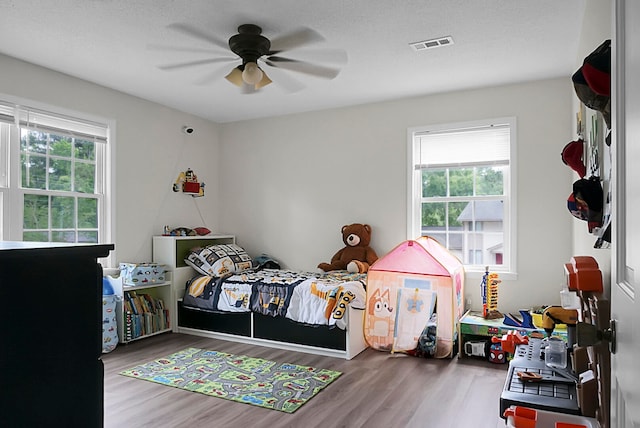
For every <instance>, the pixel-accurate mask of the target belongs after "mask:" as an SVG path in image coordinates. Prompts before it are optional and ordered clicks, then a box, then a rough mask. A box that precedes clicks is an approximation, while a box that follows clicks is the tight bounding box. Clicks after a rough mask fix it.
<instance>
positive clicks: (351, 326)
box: [174, 307, 368, 360]
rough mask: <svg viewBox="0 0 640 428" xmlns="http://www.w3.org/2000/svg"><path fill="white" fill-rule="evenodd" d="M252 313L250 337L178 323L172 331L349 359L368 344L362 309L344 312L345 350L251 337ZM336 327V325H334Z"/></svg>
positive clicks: (349, 309) (350, 309)
mask: <svg viewBox="0 0 640 428" xmlns="http://www.w3.org/2000/svg"><path fill="white" fill-rule="evenodd" d="M253 315H254V314H253V313H251V332H252V333H251V337H247V336H240V335H235V334H227V333H218V332H214V331H209V330H202V329H196V328H189V327H181V326H180V325H179V324H178V326H177V328H176V329H174V331H176V332H178V333H184V334H192V335H195V336H202V337H210V338H212V339H220V340H229V341H232V342H240V343H247V344H250V345H260V346H267V347H270V348H277V349H286V350H289V351H296V352H306V353H310V354H315V355H324V356H327V357H337V358H344V359H347V360H350V359H352V358H354V357H355V356H356V355H358V354H359V353H361V352H362V351H364V350H365V349H366V348H367V347H368V345H367V343H366V341H365V339H364V331H363V326H364V310H362V309H353V308H351V307H349V308H348V310H347V312H346V317H347V329H346V337H345V340H346V343H345V350H344V351H342V350H338V349H329V348H321V347H317V346H308V345H301V344H297V343H289V342H281V341H275V340H267V339H262V338H257V337H253V322H254V318H253ZM336 328H338V327H336Z"/></svg>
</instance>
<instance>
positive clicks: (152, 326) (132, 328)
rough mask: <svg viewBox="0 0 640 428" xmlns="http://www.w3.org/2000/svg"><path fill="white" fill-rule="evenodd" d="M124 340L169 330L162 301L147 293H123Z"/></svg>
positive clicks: (166, 313)
mask: <svg viewBox="0 0 640 428" xmlns="http://www.w3.org/2000/svg"><path fill="white" fill-rule="evenodd" d="M124 294H125V298H124V299H123V302H122V305H123V315H124V320H123V322H124V323H125V326H124V339H125V340H126V341H131V340H133V339H137V338H139V337H142V336H146V335H149V334H152V333H156V332H159V331H164V330H167V329H169V328H170V321H169V320H170V318H169V310H168V309H165V304H164V301H163V300H162V299H160V298H156V297H153V296H152V295H151V294H148V293H137V292H135V291H133V290H127V291H125V292H124Z"/></svg>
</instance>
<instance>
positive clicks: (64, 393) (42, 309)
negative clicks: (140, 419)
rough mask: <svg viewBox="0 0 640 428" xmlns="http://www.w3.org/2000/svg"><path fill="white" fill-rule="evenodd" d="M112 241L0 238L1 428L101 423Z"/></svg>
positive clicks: (101, 424)
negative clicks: (105, 282)
mask: <svg viewBox="0 0 640 428" xmlns="http://www.w3.org/2000/svg"><path fill="white" fill-rule="evenodd" d="M113 249H114V246H113V245H112V244H108V245H97V244H49V243H29V242H6V241H5V242H0V331H1V332H0V426H2V427H50V426H60V427H62V426H64V427H102V426H103V414H104V410H103V394H104V370H103V365H102V360H101V355H102V267H101V265H100V264H99V263H98V262H97V259H98V258H102V257H107V256H108V255H109V252H110V251H111V250H113Z"/></svg>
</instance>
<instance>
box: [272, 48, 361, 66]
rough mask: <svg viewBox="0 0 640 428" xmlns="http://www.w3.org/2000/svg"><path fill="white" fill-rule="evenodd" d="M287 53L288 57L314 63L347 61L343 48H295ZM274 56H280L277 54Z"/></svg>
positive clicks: (343, 62)
mask: <svg viewBox="0 0 640 428" xmlns="http://www.w3.org/2000/svg"><path fill="white" fill-rule="evenodd" d="M287 55H288V57H295V58H296V59H297V60H298V61H308V62H314V63H325V62H328V63H332V64H340V65H344V64H346V63H347V62H349V57H348V56H347V51H345V50H344V49H296V50H295V51H288V52H287ZM275 56H276V57H278V58H280V56H279V55H275ZM267 59H272V57H268V58H267ZM276 61H277V60H276Z"/></svg>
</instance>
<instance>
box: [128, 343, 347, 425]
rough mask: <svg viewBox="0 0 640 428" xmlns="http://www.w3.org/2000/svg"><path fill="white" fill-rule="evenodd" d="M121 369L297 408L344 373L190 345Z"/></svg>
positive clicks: (208, 392)
mask: <svg viewBox="0 0 640 428" xmlns="http://www.w3.org/2000/svg"><path fill="white" fill-rule="evenodd" d="M120 374H121V375H124V376H129V377H133V378H136V379H143V380H148V381H150V382H156V383H160V384H162V385H167V386H173V387H175V388H180V389H184V390H187V391H192V392H199V393H201V394H205V395H210V396H212V397H219V398H225V399H227V400H233V401H239V402H241V403H247V404H253V405H255V406H260V407H266V408H268V409H274V410H280V411H283V412H286V413H293V412H295V411H296V410H297V409H298V408H300V407H301V406H302V405H303V404H304V403H306V402H307V401H309V400H310V399H311V398H312V397H313V396H314V395H316V394H317V393H318V392H320V391H321V390H322V389H323V388H325V387H326V386H327V385H329V384H330V383H331V382H333V381H334V380H336V379H337V378H338V377H339V376H340V375H341V374H342V373H341V372H337V371H333V370H325V369H317V368H314V367H307V366H299V365H296V364H288V363H284V364H279V363H276V362H274V361H269V360H263V359H261V358H251V357H245V356H242V355H233V354H227V353H225V352H217V351H208V350H205V349H198V348H187V349H184V350H182V351H180V352H176V353H175V354H171V355H169V356H166V357H163V358H158V359H157V360H154V361H150V362H148V363H145V364H141V365H139V366H135V367H133V368H130V369H128V370H125V371H123V372H120Z"/></svg>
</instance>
